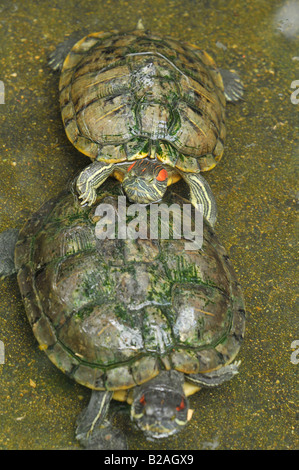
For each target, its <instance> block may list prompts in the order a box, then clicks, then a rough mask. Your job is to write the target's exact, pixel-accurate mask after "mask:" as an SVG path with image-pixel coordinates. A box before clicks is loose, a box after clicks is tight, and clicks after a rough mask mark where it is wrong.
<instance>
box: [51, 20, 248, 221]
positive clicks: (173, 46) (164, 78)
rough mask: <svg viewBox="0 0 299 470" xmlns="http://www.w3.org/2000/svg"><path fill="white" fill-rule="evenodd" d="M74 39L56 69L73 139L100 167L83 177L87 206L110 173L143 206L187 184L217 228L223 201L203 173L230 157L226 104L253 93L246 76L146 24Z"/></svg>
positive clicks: (61, 51)
mask: <svg viewBox="0 0 299 470" xmlns="http://www.w3.org/2000/svg"><path fill="white" fill-rule="evenodd" d="M74 36H75V37H76V35H74ZM74 36H71V38H69V40H67V41H66V43H62V44H60V45H59V46H58V47H57V49H56V51H54V52H53V53H52V54H51V56H50V60H49V64H50V66H51V67H52V68H53V69H54V70H61V75H60V82H59V94H60V108H61V115H62V120H63V124H64V127H65V131H66V135H67V137H68V139H69V140H70V141H71V142H72V143H73V144H74V146H75V147H76V149H77V150H79V151H80V152H82V153H83V154H85V155H87V156H88V157H90V159H91V160H92V161H93V163H92V164H91V165H89V166H87V167H86V168H85V169H84V170H83V171H82V172H81V174H80V176H79V178H78V180H77V190H78V193H79V197H80V198H81V199H82V204H85V203H88V204H93V202H94V201H95V198H96V188H98V187H99V186H100V185H101V184H102V183H103V182H104V181H105V180H106V179H107V178H108V176H110V175H112V176H114V177H115V178H117V179H118V180H119V181H121V182H122V186H123V189H124V192H125V193H126V195H127V197H128V198H129V200H130V201H132V202H135V203H140V204H148V203H152V202H156V201H160V200H161V198H162V196H163V194H164V193H165V191H166V188H167V186H169V185H171V184H172V183H175V182H176V181H178V180H179V179H181V178H183V179H184V181H185V182H186V183H187V185H188V187H189V189H190V200H191V202H192V204H193V205H194V206H195V207H198V206H199V205H200V204H201V205H202V208H203V212H204V216H205V217H206V218H207V220H208V221H209V222H210V223H211V224H212V225H214V224H215V221H216V215H217V206H216V201H215V198H214V196H213V193H212V191H211V188H210V186H209V184H208V183H207V181H206V180H205V178H203V176H202V175H201V172H204V171H208V170H210V169H212V168H213V167H214V166H215V165H216V163H217V162H218V161H219V160H220V159H221V157H222V154H223V149H224V140H225V136H226V127H225V105H226V101H231V102H235V101H238V100H239V99H241V98H242V95H243V91H244V88H243V84H242V82H241V80H240V78H239V77H238V75H237V74H236V73H235V72H233V71H228V70H220V69H218V68H217V66H216V64H215V62H214V60H213V59H212V57H211V56H210V55H209V54H208V53H207V52H205V51H202V50H201V49H200V48H199V47H197V46H195V45H193V44H188V43H184V42H182V41H178V40H175V39H173V38H161V37H160V36H157V35H155V34H151V33H150V32H148V31H145V30H144V29H143V28H142V27H141V28H139V29H136V30H135V31H132V32H129V33H120V32H118V31H116V30H115V31H112V32H99V33H92V34H88V35H87V36H85V37H84V38H83V39H81V40H80V41H78V42H76V40H75V39H74ZM74 42H75V44H74V45H73V43H74ZM71 46H72V47H71ZM70 48H71V50H70V51H69V49H70Z"/></svg>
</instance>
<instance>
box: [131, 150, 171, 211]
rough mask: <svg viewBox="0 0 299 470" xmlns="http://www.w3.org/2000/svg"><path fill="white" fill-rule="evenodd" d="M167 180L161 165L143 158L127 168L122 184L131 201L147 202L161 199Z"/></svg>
mask: <svg viewBox="0 0 299 470" xmlns="http://www.w3.org/2000/svg"><path fill="white" fill-rule="evenodd" d="M167 181H168V173H167V170H166V169H165V168H164V167H163V165H161V164H160V163H156V162H151V161H150V160H147V159H143V160H136V161H135V162H134V163H132V164H131V165H130V166H129V167H128V168H127V171H126V174H125V176H124V179H123V182H122V184H123V189H124V191H125V193H126V195H127V196H128V199H129V200H130V201H131V202H134V203H139V204H149V203H151V202H157V201H159V200H160V199H162V197H163V195H164V193H165V191H166V188H167Z"/></svg>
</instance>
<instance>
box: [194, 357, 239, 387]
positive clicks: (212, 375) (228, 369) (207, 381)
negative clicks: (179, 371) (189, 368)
mask: <svg viewBox="0 0 299 470" xmlns="http://www.w3.org/2000/svg"><path fill="white" fill-rule="evenodd" d="M240 364H241V361H235V362H233V363H232V364H229V365H226V366H223V367H221V368H220V369H217V370H213V371H211V372H207V373H206V374H194V375H193V374H192V375H189V376H188V380H190V381H191V382H195V383H196V384H198V385H202V386H204V387H217V386H218V385H221V384H222V383H224V382H227V381H228V380H230V379H232V378H233V377H234V376H235V375H236V374H238V372H239V371H238V369H239V366H240Z"/></svg>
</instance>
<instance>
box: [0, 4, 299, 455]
mask: <svg viewBox="0 0 299 470" xmlns="http://www.w3.org/2000/svg"><path fill="white" fill-rule="evenodd" d="M298 10H299V3H298V1H291V2H281V1H272V2H267V1H262V0H255V1H253V2H251V3H250V5H249V4H248V2H245V1H232V0H231V1H228V2H225V6H224V2H222V1H220V0H219V1H209V2H206V1H202V2H195V1H191V0H185V1H184V2H180V1H169V0H168V1H166V0H162V1H155V2H146V1H142V0H139V1H135V0H133V1H130V2H124V1H118V2H115V1H112V0H111V1H109V0H108V1H105V2H104V1H103V2H102V1H95V0H94V1H85V2H81V1H68V2H67V5H66V6H65V4H63V6H62V4H61V2H58V1H51V2H49V1H48V0H45V1H43V2H37V1H34V0H31V1H28V2H21V1H15V2H8V1H0V48H1V59H0V60H1V76H0V80H2V82H3V83H4V87H5V93H4V97H5V104H1V105H0V123H1V124H0V150H1V159H0V175H1V185H0V207H1V213H0V230H4V229H6V228H9V227H17V228H20V227H21V226H22V224H23V222H24V221H25V219H26V217H27V216H28V215H29V214H31V213H32V211H34V210H37V209H38V207H39V206H40V205H41V203H42V202H44V201H46V200H48V199H49V198H51V197H53V196H56V195H57V194H58V193H59V192H60V191H61V189H63V188H64V187H65V185H66V184H68V182H69V181H70V180H71V179H72V178H73V177H74V176H75V175H76V174H77V173H78V172H79V171H80V170H81V169H82V168H84V167H85V166H86V165H87V164H88V163H89V160H88V159H87V157H84V156H83V155H80V154H79V152H78V151H76V150H75V148H74V147H73V146H72V145H71V144H70V143H69V142H68V140H67V138H66V136H65V131H64V129H63V125H62V122H61V118H60V111H59V104H58V76H57V75H55V74H52V73H51V71H50V70H49V68H48V67H47V56H48V54H49V53H50V52H51V51H52V50H54V48H55V45H56V44H57V43H59V42H60V41H62V40H63V39H64V37H65V35H67V34H71V33H72V32H73V31H75V30H82V31H83V32H86V31H90V32H92V31H101V30H111V29H119V30H130V29H134V27H135V25H136V24H137V21H138V19H139V18H142V20H143V23H144V25H145V27H146V28H149V29H151V30H152V31H153V32H155V33H159V34H160V35H170V36H173V37H176V38H179V39H181V40H185V41H189V42H192V43H195V44H197V45H200V46H201V47H202V48H203V49H206V50H207V51H208V52H209V53H210V54H211V55H212V56H213V57H215V59H216V61H217V64H219V65H220V66H222V67H227V68H234V69H236V70H238V71H239V73H240V75H241V76H242V78H243V81H244V83H245V86H246V100H245V101H244V102H242V103H241V104H239V105H235V106H228V108H227V126H228V136H227V140H226V148H225V154H224V157H223V159H222V161H221V163H220V164H219V165H218V166H217V167H216V168H215V169H214V170H212V171H211V172H210V173H209V174H206V178H207V180H208V181H209V183H210V185H211V187H212V190H213V192H214V195H215V197H216V200H217V202H218V210H219V216H218V222H217V225H216V232H217V234H218V236H219V237H220V239H221V241H222V243H223V244H224V246H225V247H226V249H227V251H228V252H229V254H230V257H231V259H232V262H233V265H234V267H235V270H236V272H237V274H238V278H239V281H240V283H241V285H242V287H243V291H244V296H245V300H246V305H247V329H246V336H245V342H244V344H243V347H242V349H241V352H240V354H239V358H240V359H241V360H242V365H241V368H240V373H239V375H238V376H237V377H236V378H234V380H232V381H231V382H228V383H227V384H225V385H223V386H221V387H219V388H218V389H215V390H203V391H201V392H199V393H198V394H197V395H195V396H193V397H191V398H190V402H191V407H192V408H193V409H194V410H195V411H194V415H193V418H192V421H191V422H190V423H189V425H188V427H186V429H185V430H183V431H182V432H181V433H180V435H178V436H175V437H173V438H169V439H167V440H164V441H156V442H147V441H145V440H143V439H140V434H139V433H138V432H137V431H136V430H134V429H133V428H131V426H129V430H128V431H127V435H128V438H129V446H130V448H131V449H181V450H186V449H193V450H194V449H294V448H298V434H297V433H298V428H297V427H296V416H297V418H298V413H297V414H296V398H297V396H296V395H295V389H296V382H297V377H298V375H297V376H296V373H297V374H298V365H295V364H293V363H292V362H291V354H292V352H293V350H292V348H291V344H292V342H293V341H294V340H296V339H299V332H298V327H297V324H298V320H297V322H296V312H297V311H296V308H295V300H296V299H295V294H296V288H297V279H296V274H297V271H296V267H297V263H296V257H295V244H296V232H295V228H294V227H295V202H296V200H295V198H296V193H295V181H296V180H297V178H298V177H296V174H295V161H296V159H298V154H299V142H298V125H299V122H298V111H299V103H298V104H295V103H293V102H292V101H291V93H292V91H294V90H292V89H291V84H292V82H293V81H295V80H299V60H298V55H299V53H298V44H299V37H298V24H297V22H298ZM289 12H291V13H289ZM296 15H297V16H296ZM296 18H297V19H296ZM0 97H1V95H0ZM293 101H294V100H293ZM297 277H298V276H297ZM296 328H297V329H296ZM0 340H1V341H3V343H4V346H5V354H6V357H5V364H4V365H0V448H1V449H61V448H74V449H75V448H78V445H77V443H76V441H75V437H74V428H75V420H76V416H77V415H78V414H79V412H80V411H81V410H82V408H83V407H84V406H85V405H86V404H87V402H88V399H89V391H88V390H87V389H85V388H84V387H82V386H79V385H77V384H74V383H73V382H72V381H71V380H69V379H68V378H67V377H65V376H64V375H63V374H62V373H61V372H59V371H58V370H57V369H56V368H55V367H54V366H53V365H51V364H50V362H49V360H48V359H47V357H46V356H45V354H44V353H43V352H42V351H40V349H39V348H38V346H37V343H36V341H35V339H34V337H33V334H32V331H31V329H30V327H29V324H28V321H27V319H26V316H25V311H24V308H23V304H22V301H21V297H20V294H19V291H18V287H17V282H16V279H15V278H14V277H11V278H9V279H6V280H4V281H1V282H0ZM115 422H116V423H117V425H118V426H119V427H120V428H122V429H127V426H128V425H127V422H128V418H127V416H126V415H119V416H117V417H115Z"/></svg>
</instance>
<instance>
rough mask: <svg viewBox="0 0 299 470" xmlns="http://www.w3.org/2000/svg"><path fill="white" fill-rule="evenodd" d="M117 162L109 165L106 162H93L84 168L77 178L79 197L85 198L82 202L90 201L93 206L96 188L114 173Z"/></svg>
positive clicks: (89, 203)
mask: <svg viewBox="0 0 299 470" xmlns="http://www.w3.org/2000/svg"><path fill="white" fill-rule="evenodd" d="M114 168H115V164H114V163H111V164H110V165H107V163H104V162H98V161H96V162H93V163H92V164H91V165H89V166H88V167H87V168H85V170H83V171H82V172H81V173H80V175H79V177H78V179H77V183H76V186H77V190H78V192H79V198H80V199H83V200H82V202H81V204H85V203H86V202H87V203H88V205H89V206H91V205H92V204H93V203H94V202H95V200H96V198H97V194H96V189H97V188H98V187H99V186H101V184H102V183H104V181H105V180H106V179H107V178H108V176H110V175H111V173H113V171H114Z"/></svg>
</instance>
